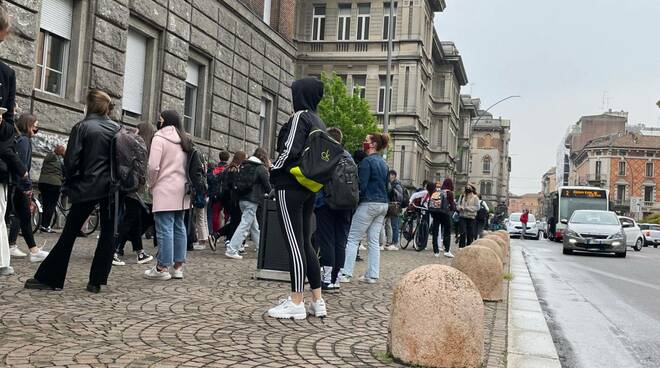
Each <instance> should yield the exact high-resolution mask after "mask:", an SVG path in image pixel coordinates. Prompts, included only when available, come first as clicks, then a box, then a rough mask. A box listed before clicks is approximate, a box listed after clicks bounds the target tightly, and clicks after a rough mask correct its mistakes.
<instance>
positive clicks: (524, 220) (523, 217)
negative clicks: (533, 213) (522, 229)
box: [520, 213, 529, 224]
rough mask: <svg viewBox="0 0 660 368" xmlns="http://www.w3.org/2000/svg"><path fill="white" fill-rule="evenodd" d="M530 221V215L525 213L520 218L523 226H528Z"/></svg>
mask: <svg viewBox="0 0 660 368" xmlns="http://www.w3.org/2000/svg"><path fill="white" fill-rule="evenodd" d="M528 219H529V215H528V214H526V213H523V214H522V215H521V216H520V222H522V223H523V224H526V223H527V220H528Z"/></svg>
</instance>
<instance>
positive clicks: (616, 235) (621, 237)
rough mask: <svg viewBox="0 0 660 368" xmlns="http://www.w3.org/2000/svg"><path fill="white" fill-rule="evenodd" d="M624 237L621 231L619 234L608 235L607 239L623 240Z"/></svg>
mask: <svg viewBox="0 0 660 368" xmlns="http://www.w3.org/2000/svg"><path fill="white" fill-rule="evenodd" d="M624 237H625V235H624V233H623V231H621V232H618V233H614V234H612V235H610V236H609V237H608V239H617V240H623V238H624Z"/></svg>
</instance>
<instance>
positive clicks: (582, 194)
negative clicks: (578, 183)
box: [561, 189, 607, 199]
mask: <svg viewBox="0 0 660 368" xmlns="http://www.w3.org/2000/svg"><path fill="white" fill-rule="evenodd" d="M561 196H562V197H567V198H571V197H572V198H598V199H606V198H607V196H606V192H605V191H604V190H594V189H562V191H561Z"/></svg>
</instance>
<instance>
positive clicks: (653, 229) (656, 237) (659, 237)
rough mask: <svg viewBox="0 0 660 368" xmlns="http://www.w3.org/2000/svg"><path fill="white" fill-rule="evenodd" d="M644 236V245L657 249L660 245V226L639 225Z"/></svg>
mask: <svg viewBox="0 0 660 368" xmlns="http://www.w3.org/2000/svg"><path fill="white" fill-rule="evenodd" d="M639 228H640V230H642V234H644V245H652V246H653V248H657V247H658V245H660V225H657V224H639Z"/></svg>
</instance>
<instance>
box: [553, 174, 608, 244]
mask: <svg viewBox="0 0 660 368" xmlns="http://www.w3.org/2000/svg"><path fill="white" fill-rule="evenodd" d="M609 209H610V202H609V193H608V191H607V189H602V188H596V187H580V186H575V187H572V186H567V187H560V188H559V190H558V191H556V192H554V193H552V212H553V213H552V217H553V218H554V232H551V233H549V235H550V239H552V240H556V241H561V239H562V234H563V231H564V228H565V227H566V225H564V224H562V223H561V220H569V219H570V218H571V215H572V214H573V211H575V210H603V211H609Z"/></svg>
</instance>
